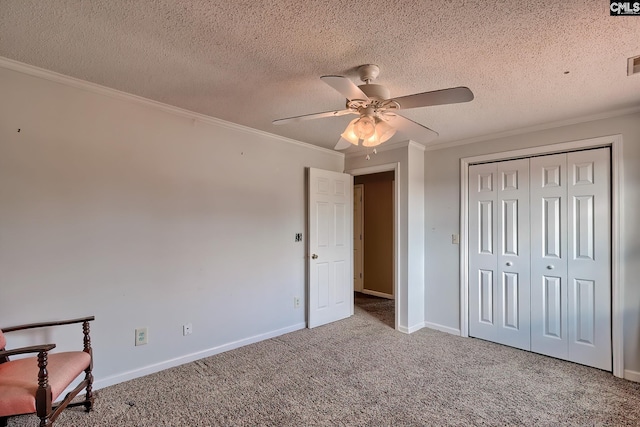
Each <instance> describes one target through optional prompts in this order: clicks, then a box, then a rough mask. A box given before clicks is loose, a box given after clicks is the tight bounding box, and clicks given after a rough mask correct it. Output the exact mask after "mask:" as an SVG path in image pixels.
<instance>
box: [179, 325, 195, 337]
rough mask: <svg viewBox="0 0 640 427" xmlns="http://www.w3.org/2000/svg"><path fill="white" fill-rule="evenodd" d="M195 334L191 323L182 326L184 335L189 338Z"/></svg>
mask: <svg viewBox="0 0 640 427" xmlns="http://www.w3.org/2000/svg"><path fill="white" fill-rule="evenodd" d="M192 333H193V325H192V324H191V323H186V324H184V325H182V335H184V336H187V335H191V334H192Z"/></svg>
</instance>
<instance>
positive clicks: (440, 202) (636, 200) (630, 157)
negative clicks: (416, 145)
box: [425, 113, 640, 381]
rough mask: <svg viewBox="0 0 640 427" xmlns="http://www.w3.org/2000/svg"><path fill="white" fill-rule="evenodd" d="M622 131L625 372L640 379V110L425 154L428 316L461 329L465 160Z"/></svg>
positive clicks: (431, 319) (429, 320)
mask: <svg viewBox="0 0 640 427" xmlns="http://www.w3.org/2000/svg"><path fill="white" fill-rule="evenodd" d="M615 134H621V135H622V138H623V159H624V160H623V166H622V168H623V179H622V186H623V191H624V193H623V200H622V203H621V207H622V221H621V222H622V227H623V228H622V230H623V231H622V251H621V252H622V253H621V257H622V272H621V277H622V286H621V287H622V289H623V295H624V301H625V306H624V368H625V376H626V377H627V378H630V379H634V380H636V381H640V225H639V221H638V217H639V215H638V212H640V114H639V113H634V114H629V115H624V116H619V117H614V118H608V119H602V120H594V121H590V122H587V123H581V124H575V125H570V126H563V127H559V128H555V129H548V130H543V131H538V132H531V133H527V134H522V135H517V136H511V137H505V138H500V139H495V140H489V141H484V142H477V143H473V144H467V145H461V146H458V147H452V148H448V149H439V150H434V151H427V152H426V153H425V212H426V224H425V239H426V264H425V320H426V324H427V325H428V324H429V323H434V324H439V325H444V326H446V327H449V328H451V329H452V330H454V331H455V330H459V328H460V324H459V322H460V298H459V289H460V281H459V262H460V259H459V252H458V251H459V247H458V245H452V244H451V235H452V234H454V233H459V218H460V212H459V209H460V206H459V205H460V203H459V202H460V159H461V158H463V157H470V156H476V155H482V154H489V153H496V152H503V151H510V150H516V149H520V148H528V147H534V146H541V145H549V144H555V143H561V142H569V141H575V140H581V139H588V138H594V137H599V136H607V135H615Z"/></svg>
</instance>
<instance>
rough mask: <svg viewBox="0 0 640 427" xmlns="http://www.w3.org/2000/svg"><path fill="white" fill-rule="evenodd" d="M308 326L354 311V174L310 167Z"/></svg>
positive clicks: (326, 321) (312, 326) (314, 325)
mask: <svg viewBox="0 0 640 427" xmlns="http://www.w3.org/2000/svg"><path fill="white" fill-rule="evenodd" d="M308 186H309V188H308V192H309V193H308V194H309V258H308V259H309V269H308V271H309V299H308V303H309V306H308V307H309V311H308V313H309V323H308V325H309V328H314V327H316V326H320V325H324V324H326V323H330V322H335V321H336V320H340V319H344V318H345V317H348V316H350V315H352V314H353V285H352V277H353V275H352V265H353V264H352V255H353V254H352V248H351V243H352V235H353V234H352V221H353V215H352V212H353V208H352V203H353V199H352V197H353V177H352V176H351V175H348V174H343V173H338V172H331V171H325V170H320V169H314V168H310V169H309V181H308Z"/></svg>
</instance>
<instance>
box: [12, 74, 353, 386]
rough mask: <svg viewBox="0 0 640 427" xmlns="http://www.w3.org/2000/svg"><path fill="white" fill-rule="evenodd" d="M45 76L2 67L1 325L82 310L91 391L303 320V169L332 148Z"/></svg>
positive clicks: (68, 332)
mask: <svg viewBox="0 0 640 427" xmlns="http://www.w3.org/2000/svg"><path fill="white" fill-rule="evenodd" d="M0 65H2V64H0ZM14 68H15V67H14ZM25 70H26V72H30V71H29V69H25ZM25 70H22V71H25ZM34 73H35V74H37V75H46V73H40V72H34ZM52 78H53V80H57V81H51V80H49V78H40V77H35V76H32V75H27V74H25V73H23V72H18V71H15V70H12V69H7V68H3V67H2V66H0V94H1V96H0V325H2V326H10V325H14V324H20V323H25V322H32V321H43V320H50V319H59V318H72V317H77V316H83V315H91V314H93V315H95V316H96V321H95V322H94V323H93V324H92V339H93V347H94V352H95V376H96V379H97V383H96V386H97V387H98V388H99V387H103V386H106V385H109V384H112V383H115V382H119V381H122V380H125V379H129V378H133V377H135V376H139V375H142V374H146V373H150V372H153V371H156V370H160V369H162V368H165V367H169V366H172V365H175V364H179V363H182V362H186V361H189V360H192V359H195V358H198V357H201V356H205V355H208V354H213V353H216V352H219V351H221V350H224V349H228V348H232V347H234V346H238V345H242V344H246V343H249V342H252V341H255V340H260V339H263V338H266V337H269V336H273V335H278V334H281V333H284V332H287V331H291V330H295V329H298V328H302V327H304V326H305V323H304V322H305V314H304V309H303V308H299V309H294V305H293V298H294V296H299V297H301V298H304V296H305V283H306V277H305V243H304V241H303V242H302V243H295V242H294V236H295V233H298V232H303V233H304V232H305V223H306V219H305V206H304V203H305V196H304V195H305V190H304V177H305V170H304V169H305V167H307V166H311V167H316V168H322V169H328V170H334V171H342V170H343V169H344V156H343V155H342V154H339V153H334V152H330V151H328V150H322V149H316V148H315V147H311V146H306V145H304V144H299V143H294V142H292V141H288V140H284V139H282V138H279V137H275V136H270V135H267V134H264V133H260V132H255V131H251V130H248V129H246V128H241V127H238V126H234V125H230V124H225V123H224V122H221V121H216V120H207V119H206V118H202V117H199V116H196V115H190V114H187V113H185V112H179V111H174V112H172V111H170V110H171V109H170V108H166V107H161V106H156V105H154V104H153V103H150V102H141V101H138V100H135V99H133V98H132V97H129V96H124V95H121V94H115V93H110V92H109V91H105V90H101V89H95V88H92V87H91V85H85V84H83V83H80V82H74V81H73V80H71V79H69V80H68V81H67V80H66V79H65V78H59V77H55V78H54V77H52ZM194 117H196V118H195V119H194ZM18 129H20V131H19V132H18ZM306 237H307V236H306V235H305V236H304V240H305V241H306ZM303 300H304V299H303ZM187 322H191V323H193V335H190V336H187V337H183V336H182V325H183V324H184V323H187ZM144 326H146V327H148V328H149V344H148V345H146V346H140V347H134V345H133V344H134V329H135V328H136V327H144ZM67 328H68V329H64V331H62V332H61V331H60V330H59V329H57V330H56V331H55V332H46V333H40V334H38V335H39V338H43V339H47V340H54V341H56V342H58V343H59V345H60V347H62V348H66V347H70V346H73V347H75V348H77V347H78V346H80V348H81V345H82V340H81V333H80V329H79V328H75V329H74V328H72V327H67ZM8 338H9V340H10V344H9V347H15V346H17V345H24V344H27V343H30V342H36V341H37V340H36V338H35V337H34V336H33V335H32V334H22V335H20V334H17V333H16V334H10V335H8Z"/></svg>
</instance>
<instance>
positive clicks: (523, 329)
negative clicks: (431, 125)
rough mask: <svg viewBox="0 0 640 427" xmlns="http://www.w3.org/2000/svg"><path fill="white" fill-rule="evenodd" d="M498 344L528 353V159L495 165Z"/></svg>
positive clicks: (529, 344) (529, 346)
mask: <svg viewBox="0 0 640 427" xmlns="http://www.w3.org/2000/svg"><path fill="white" fill-rule="evenodd" d="M497 199H498V201H497V216H498V218H497V220H498V221H497V227H498V230H497V231H498V233H497V236H498V248H497V249H498V250H497V270H498V275H499V281H498V287H497V294H498V295H497V300H498V310H497V312H498V315H499V318H498V342H499V343H501V344H505V345H509V346H512V347H517V348H521V349H523V350H529V349H530V348H531V342H530V336H531V334H530V325H529V319H530V302H529V299H530V290H529V283H530V282H529V280H530V277H529V276H530V269H529V256H530V255H529V246H530V242H529V159H519V160H510V161H505V162H499V163H498V194H497Z"/></svg>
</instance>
